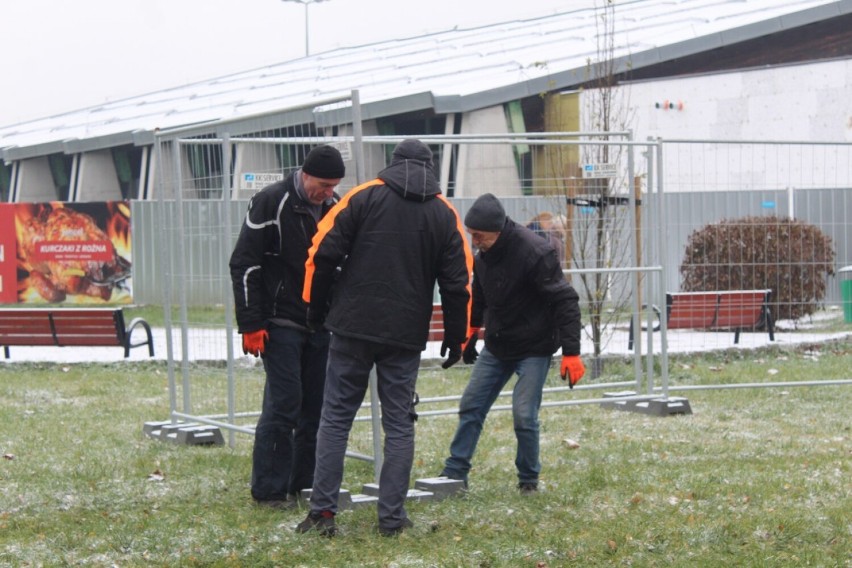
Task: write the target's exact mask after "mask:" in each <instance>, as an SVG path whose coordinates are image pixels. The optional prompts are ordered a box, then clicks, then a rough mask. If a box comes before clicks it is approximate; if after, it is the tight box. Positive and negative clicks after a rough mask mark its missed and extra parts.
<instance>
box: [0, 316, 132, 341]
mask: <svg viewBox="0 0 852 568" xmlns="http://www.w3.org/2000/svg"><path fill="white" fill-rule="evenodd" d="M124 334H125V329H124V316H123V314H122V311H121V309H114V308H57V309H43V308H37V309H36V308H34V309H27V308H21V309H19V308H15V309H10V310H0V345H59V346H61V345H104V346H111V345H123V344H124V339H125V338H124Z"/></svg>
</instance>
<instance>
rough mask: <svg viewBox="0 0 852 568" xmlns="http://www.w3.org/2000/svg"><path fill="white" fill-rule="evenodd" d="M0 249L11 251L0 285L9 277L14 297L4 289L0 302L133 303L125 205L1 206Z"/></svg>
mask: <svg viewBox="0 0 852 568" xmlns="http://www.w3.org/2000/svg"><path fill="white" fill-rule="evenodd" d="M9 210H11V216H12V218H13V219H12V220H10V219H9V215H10V213H9ZM10 233H11V234H10ZM0 245H3V246H6V247H11V248H12V250H13V251H14V253H13V254H12V255H9V254H7V255H6V256H5V261H2V262H0V275H2V276H3V278H4V280H5V279H6V278H9V277H12V278H14V285H13V286H14V293H9V292H7V291H5V288H6V286H5V285H4V291H3V292H0V302H3V303H21V304H45V303H49V304H59V303H63V304H103V303H110V304H116V303H118V304H127V303H130V302H132V301H133V283H132V277H131V267H132V260H131V250H130V203H129V202H128V201H102V202H91V203H63V202H59V201H51V202H46V203H12V204H8V205H5V206H4V207H2V208H0ZM12 245H14V246H12ZM7 253H8V251H7ZM10 256H11V257H12V258H11V261H10ZM10 264H11V266H12V268H10ZM10 274H11V275H12V276H9V275H10Z"/></svg>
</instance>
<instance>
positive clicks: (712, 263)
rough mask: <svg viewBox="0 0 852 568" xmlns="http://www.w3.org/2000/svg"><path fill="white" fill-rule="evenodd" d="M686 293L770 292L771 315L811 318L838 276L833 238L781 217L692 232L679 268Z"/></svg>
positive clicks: (750, 219)
mask: <svg viewBox="0 0 852 568" xmlns="http://www.w3.org/2000/svg"><path fill="white" fill-rule="evenodd" d="M680 274H681V277H682V279H683V289H684V290H685V291H688V292H691V291H695V292H697V291H708V290H758V289H771V290H772V315H773V318H774V319H776V320H778V319H798V318H800V317H802V316H804V315H808V314H812V313H814V311H815V310H816V308H817V304H818V302H819V301H820V300H822V299H823V298H824V297H825V289H826V277H827V276H829V275H832V274H834V249H833V247H832V243H831V238H830V237H828V236H827V235H825V234H824V233H823V232H822V231H820V230H819V228H817V227H815V226H814V225H809V224H807V223H803V222H801V221H795V220H791V219H782V218H779V217H744V218H741V219H726V220H722V221H720V222H719V223H715V224H710V225H707V226H705V227H704V228H702V229H700V230H697V231H695V232H693V233H692V234H691V235H690V236H689V240H688V241H687V245H686V254H685V255H684V259H683V263H682V264H681V266H680Z"/></svg>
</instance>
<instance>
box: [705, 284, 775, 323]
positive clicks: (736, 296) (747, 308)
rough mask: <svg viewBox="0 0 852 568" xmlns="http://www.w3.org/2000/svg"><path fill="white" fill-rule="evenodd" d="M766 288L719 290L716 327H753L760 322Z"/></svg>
mask: <svg viewBox="0 0 852 568" xmlns="http://www.w3.org/2000/svg"><path fill="white" fill-rule="evenodd" d="M768 294H769V291H768V290H738V291H732V292H719V311H718V312H717V314H716V324H715V325H716V326H717V327H741V328H749V327H755V326H757V324H758V323H759V322H760V316H761V315H762V313H763V309H764V305H765V304H766V303H767V302H768V300H769V298H768Z"/></svg>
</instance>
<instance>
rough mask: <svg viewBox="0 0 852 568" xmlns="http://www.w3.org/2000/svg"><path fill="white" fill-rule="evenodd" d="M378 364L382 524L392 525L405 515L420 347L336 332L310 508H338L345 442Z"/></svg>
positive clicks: (331, 352)
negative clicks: (355, 337)
mask: <svg viewBox="0 0 852 568" xmlns="http://www.w3.org/2000/svg"><path fill="white" fill-rule="evenodd" d="M374 364H375V366H376V376H377V383H378V395H379V401H380V402H381V415H382V429H383V430H384V434H385V442H384V462H383V464H382V471H381V474H380V477H379V504H378V517H379V527H380V528H383V529H394V528H397V527H400V526H402V524H403V522H404V520H405V519H406V512H405V506H404V505H405V497H406V495H407V494H408V484H409V481H410V477H411V466H412V462H413V460H414V420H415V418H416V415H415V413H414V403H413V399H414V388H415V384H416V382H417V371H418V369H419V367H420V351H414V350H411V349H401V348H399V347H393V346H389V345H383V344H381V343H374V342H372V341H364V340H361V339H353V338H349V337H342V336H340V335H332V338H331V344H330V345H329V353H328V369H327V371H326V381H325V397H324V400H323V405H322V417H321V418H320V426H319V432H318V433H317V456H316V470H315V471H314V486H313V491H312V492H311V510H312V511H332V512H335V513H336V512H337V498H338V496H339V494H340V484H341V482H342V480H343V461H344V458H345V455H346V444H347V441H348V439H349V432H350V430H351V429H352V422H353V420H354V418H355V414H356V413H357V412H358V409H359V408H360V406H361V403H362V402H363V400H364V395H365V393H366V392H367V387H368V384H369V376H370V370H371V369H372V367H373V365H374Z"/></svg>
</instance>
